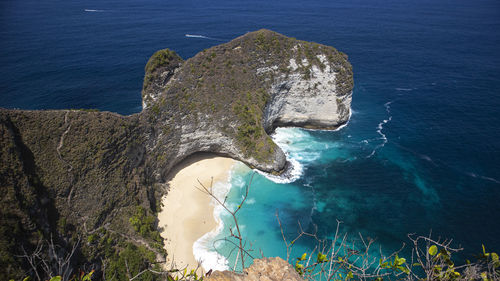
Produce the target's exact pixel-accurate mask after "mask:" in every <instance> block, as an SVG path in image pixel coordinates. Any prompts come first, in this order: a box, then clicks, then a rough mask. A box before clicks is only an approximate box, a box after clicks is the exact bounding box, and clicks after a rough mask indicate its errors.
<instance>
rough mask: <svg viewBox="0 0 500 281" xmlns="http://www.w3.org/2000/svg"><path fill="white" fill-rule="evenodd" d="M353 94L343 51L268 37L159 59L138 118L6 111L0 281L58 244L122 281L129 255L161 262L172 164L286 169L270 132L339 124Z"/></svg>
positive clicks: (1, 124) (1, 128)
mask: <svg viewBox="0 0 500 281" xmlns="http://www.w3.org/2000/svg"><path fill="white" fill-rule="evenodd" d="M352 88H353V77H352V69H351V65H350V64H349V62H348V61H347V56H346V55H345V54H343V53H341V52H339V51H337V50H336V49H335V48H333V47H329V46H325V45H321V44H317V43H311V42H305V41H300V40H297V39H295V38H289V37H286V36H284V35H281V34H278V33H275V32H272V31H269V30H259V31H256V32H250V33H247V34H245V35H243V36H241V37H238V38H236V39H234V40H232V41H230V42H228V43H225V44H222V45H218V46H215V47H212V48H210V49H207V50H204V51H202V52H200V53H198V54H197V55H196V56H194V57H192V58H190V59H188V60H185V61H184V60H183V59H182V58H180V57H179V56H178V55H177V54H176V53H175V52H173V51H171V50H168V49H165V50H160V51H158V52H156V53H155V54H153V56H152V57H151V58H150V59H149V61H148V63H147V65H146V68H145V78H144V85H143V90H142V97H143V111H142V112H141V113H138V114H134V115H131V116H121V115H118V114H115V113H110V112H95V111H88V110H87V111H85V110H59V111H23V110H7V109H2V110H0V143H1V147H2V148H1V154H0V161H1V165H0V186H1V191H2V194H3V196H2V199H1V200H2V202H1V203H2V208H1V210H2V211H1V212H2V220H1V223H0V263H1V264H0V267H1V268H2V270H1V271H0V279H6V278H17V277H20V276H22V275H24V274H26V272H29V269H30V265H29V264H28V263H27V260H26V259H23V258H22V257H20V256H22V255H23V253H24V251H26V253H28V252H30V251H31V252H32V251H34V250H35V249H36V247H37V244H38V243H39V241H42V240H43V241H48V240H49V239H52V240H53V241H55V242H56V243H57V244H58V245H59V247H60V248H61V249H62V250H61V252H62V253H63V252H65V251H64V249H66V250H67V252H69V250H68V249H70V248H72V247H73V245H77V247H76V248H77V249H78V251H77V252H78V254H77V255H75V258H74V259H72V260H71V262H72V263H74V264H73V266H78V267H81V266H83V265H86V266H87V267H89V266H90V265H92V266H94V268H96V269H97V270H98V271H99V270H101V269H102V267H103V265H106V268H107V271H106V274H109V272H110V271H111V270H114V271H115V272H114V273H113V274H115V276H118V277H119V276H120V274H126V273H124V272H122V271H123V268H125V267H123V268H122V269H121V270H122V271H120V266H121V265H122V264H123V263H124V259H123V256H126V255H130V256H129V259H132V258H133V257H136V256H137V257H136V258H138V259H139V260H141V259H142V260H144V262H146V263H147V262H149V263H153V262H154V261H155V260H158V259H161V258H162V256H164V254H165V253H164V252H163V251H162V246H161V245H162V240H161V238H160V237H159V235H158V232H157V231H156V225H155V220H154V214H155V213H156V212H157V211H158V209H159V199H160V198H161V195H162V194H163V193H165V188H164V183H165V182H166V180H167V175H168V174H169V172H170V171H171V170H172V168H173V167H174V166H175V165H177V164H178V163H180V162H181V161H182V160H183V159H185V158H186V157H188V156H190V155H192V154H195V153H200V152H210V153H215V154H218V155H221V156H227V157H231V158H234V159H236V160H239V161H242V162H244V163H246V164H247V165H249V166H250V167H254V168H257V169H260V170H262V171H265V172H269V173H276V174H278V173H281V172H283V170H284V169H286V157H285V155H284V153H283V151H282V150H281V149H280V148H279V147H278V146H277V145H276V144H275V143H274V142H273V141H272V139H271V138H270V137H269V134H270V133H271V132H272V131H273V129H274V128H276V127H278V126H299V127H306V128H316V129H335V128H338V127H339V126H341V125H343V124H345V123H346V122H347V121H348V119H349V116H350V104H351V95H352ZM77 241H79V242H78V243H77ZM159 245H160V246H159ZM134 253H135V254H134ZM137 253H139V254H137ZM134 255H136V256H134ZM144 262H143V263H140V262H139V263H138V265H134V266H137V267H138V268H140V267H141V266H142V267H143V266H144V264H145V263H144ZM118 279H120V278H118Z"/></svg>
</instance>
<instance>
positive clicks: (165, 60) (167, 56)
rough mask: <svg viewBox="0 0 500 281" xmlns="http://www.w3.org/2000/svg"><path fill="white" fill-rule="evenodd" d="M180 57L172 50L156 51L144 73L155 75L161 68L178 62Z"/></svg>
mask: <svg viewBox="0 0 500 281" xmlns="http://www.w3.org/2000/svg"><path fill="white" fill-rule="evenodd" d="M177 58H178V55H177V54H176V53H175V52H174V51H171V50H170V49H163V50H159V51H156V52H155V53H154V54H153V55H152V56H151V58H149V60H148V63H147V64H146V67H145V68H144V71H145V72H146V73H153V72H154V71H155V70H157V69H158V68H159V67H165V66H168V65H170V64H171V63H172V62H174V61H175V60H177Z"/></svg>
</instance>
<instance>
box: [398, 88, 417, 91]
mask: <svg viewBox="0 0 500 281" xmlns="http://www.w3.org/2000/svg"><path fill="white" fill-rule="evenodd" d="M413 90H414V89H413V88H396V91H404V92H409V91H413Z"/></svg>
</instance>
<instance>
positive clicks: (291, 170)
mask: <svg viewBox="0 0 500 281" xmlns="http://www.w3.org/2000/svg"><path fill="white" fill-rule="evenodd" d="M285 155H286V153H285ZM287 161H288V163H289V167H288V168H287V170H286V171H285V172H283V173H282V174H281V175H279V176H276V175H272V174H269V173H265V172H262V171H259V170H257V169H256V170H255V171H257V173H259V174H261V175H263V176H264V177H266V178H267V179H269V180H271V181H273V182H275V183H291V182H294V181H296V180H298V179H299V178H300V177H301V176H302V174H303V172H304V168H303V166H302V165H301V164H300V163H299V161H297V160H295V159H293V158H289V156H287Z"/></svg>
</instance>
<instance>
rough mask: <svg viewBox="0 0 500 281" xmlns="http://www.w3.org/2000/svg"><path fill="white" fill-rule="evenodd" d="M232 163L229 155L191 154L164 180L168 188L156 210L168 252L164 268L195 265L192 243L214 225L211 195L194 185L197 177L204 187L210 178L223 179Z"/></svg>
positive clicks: (190, 267)
mask: <svg viewBox="0 0 500 281" xmlns="http://www.w3.org/2000/svg"><path fill="white" fill-rule="evenodd" d="M235 163H236V161H235V160H233V159H230V158H223V157H210V158H208V157H206V156H205V157H203V156H195V157H191V158H190V159H189V160H186V161H184V162H183V163H181V164H180V165H179V169H177V170H178V171H174V172H173V173H175V175H174V177H173V178H172V179H171V180H170V181H169V182H168V185H169V191H168V194H167V195H165V196H164V197H163V198H162V204H163V207H162V210H161V212H160V213H159V214H158V220H159V226H160V227H162V228H163V231H162V232H161V236H162V237H163V238H164V239H165V249H166V250H167V253H168V256H167V263H166V265H165V266H166V268H171V266H174V267H175V268H178V269H183V268H184V267H185V266H188V270H191V269H196V268H197V266H198V261H196V260H195V257H194V255H193V244H194V242H195V241H196V240H198V239H199V238H200V237H202V236H203V235H204V234H205V233H208V232H210V231H212V230H214V229H216V228H217V223H216V221H215V219H214V217H213V212H214V206H213V204H211V203H210V202H211V198H210V197H209V196H208V195H206V194H204V193H202V192H201V191H200V190H198V189H197V188H196V187H200V184H199V183H198V180H199V181H200V182H201V183H202V184H203V185H205V186H206V187H210V184H211V181H212V178H213V183H216V182H218V181H227V180H228V177H229V172H230V170H231V168H232V166H233V165H234V164H235Z"/></svg>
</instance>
